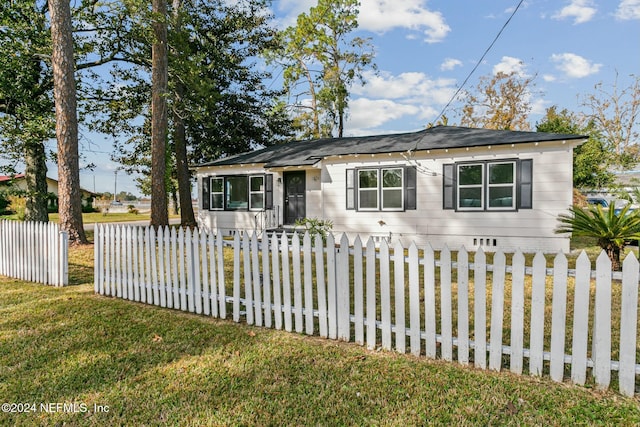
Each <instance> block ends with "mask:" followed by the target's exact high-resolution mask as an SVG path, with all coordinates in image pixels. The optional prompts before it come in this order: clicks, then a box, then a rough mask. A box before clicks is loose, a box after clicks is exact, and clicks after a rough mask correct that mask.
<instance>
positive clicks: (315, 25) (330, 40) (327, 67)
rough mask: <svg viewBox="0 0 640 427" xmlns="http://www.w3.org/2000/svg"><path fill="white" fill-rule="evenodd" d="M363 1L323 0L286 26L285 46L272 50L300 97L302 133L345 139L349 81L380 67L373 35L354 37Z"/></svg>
mask: <svg viewBox="0 0 640 427" xmlns="http://www.w3.org/2000/svg"><path fill="white" fill-rule="evenodd" d="M359 6H360V3H359V2H358V1H357V0H319V1H318V5H317V6H316V7H312V8H311V9H310V10H309V13H308V14H306V13H303V14H300V15H299V16H298V19H297V22H296V25H295V26H293V27H289V28H287V29H286V30H285V32H284V34H283V45H282V47H281V48H280V49H279V50H278V51H276V52H273V53H272V54H271V55H270V58H271V60H274V61H278V62H281V63H282V65H283V67H284V73H283V75H284V84H285V88H286V90H287V92H288V94H289V98H290V99H293V100H294V103H293V104H292V110H293V111H294V116H295V117H296V120H297V125H298V129H299V132H300V136H302V137H311V138H319V137H326V136H331V135H332V134H333V131H336V133H337V137H338V138H341V137H342V136H343V134H344V121H345V117H346V115H347V110H348V106H349V89H348V88H349V86H351V84H353V83H354V82H356V81H357V82H360V83H362V84H364V83H365V82H364V78H363V72H364V70H366V69H368V68H371V69H374V70H375V69H376V67H375V64H373V58H374V53H373V48H372V45H371V42H370V39H364V38H361V37H353V38H350V37H349V36H350V34H351V33H352V32H353V31H355V30H357V28H358V13H359ZM316 67H317V69H316ZM300 84H302V87H303V89H302V90H298V87H299V85H300Z"/></svg>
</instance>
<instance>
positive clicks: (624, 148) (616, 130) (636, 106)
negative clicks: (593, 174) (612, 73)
mask: <svg viewBox="0 0 640 427" xmlns="http://www.w3.org/2000/svg"><path fill="white" fill-rule="evenodd" d="M631 78H632V82H631V84H630V85H629V86H628V87H624V88H620V87H619V86H618V76H616V79H615V81H614V83H613V84H612V85H611V87H610V88H607V87H605V85H603V83H602V82H601V83H598V84H596V85H595V87H594V93H592V94H588V95H585V96H584V97H583V99H582V105H583V107H586V108H587V110H588V111H587V112H586V113H585V114H586V117H587V118H588V120H589V121H590V122H593V125H594V127H595V128H597V129H598V130H599V132H600V134H601V135H602V140H603V143H604V144H605V148H606V149H607V150H609V151H610V152H611V153H613V154H614V157H613V160H614V162H615V164H616V165H618V166H620V167H621V168H623V169H625V168H628V167H630V166H633V165H635V164H636V163H638V161H640V149H639V148H638V140H639V137H640V76H633V75H632V76H631Z"/></svg>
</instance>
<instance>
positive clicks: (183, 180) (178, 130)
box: [172, 0, 196, 227]
mask: <svg viewBox="0 0 640 427" xmlns="http://www.w3.org/2000/svg"><path fill="white" fill-rule="evenodd" d="M181 8H182V1H181V0H173V2H172V9H173V25H174V31H176V32H177V31H183V28H182V19H181V17H180V11H181ZM175 54H176V55H179V54H180V52H175ZM175 80H176V82H175V97H174V106H173V126H174V130H173V143H174V148H175V155H176V179H177V181H178V197H179V198H180V209H179V211H180V225H181V226H183V227H195V226H196V218H195V215H194V214H193V204H192V203H191V173H190V172H189V161H188V159H187V137H186V131H185V125H184V118H183V108H182V106H183V99H184V90H185V89H184V85H183V84H182V81H181V80H180V77H177V78H176V79H175ZM174 207H175V209H176V210H178V205H176V200H175V199H174Z"/></svg>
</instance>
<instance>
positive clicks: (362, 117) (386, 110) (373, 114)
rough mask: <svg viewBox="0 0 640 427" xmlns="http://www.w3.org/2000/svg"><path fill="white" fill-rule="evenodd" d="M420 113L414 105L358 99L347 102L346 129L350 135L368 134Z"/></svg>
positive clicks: (388, 100) (384, 100)
mask: <svg viewBox="0 0 640 427" xmlns="http://www.w3.org/2000/svg"><path fill="white" fill-rule="evenodd" d="M419 113H420V108H419V107H418V106H416V105H411V104H405V103H401V102H395V101H392V100H390V99H369V98H358V99H354V100H352V101H350V102H349V117H348V119H347V128H348V129H349V130H348V132H349V134H350V135H355V134H360V135H361V134H367V133H368V134H370V133H371V131H370V129H374V128H376V127H378V126H381V125H383V124H385V123H387V122H389V121H393V120H398V119H399V118H400V117H404V116H413V115H416V114H419Z"/></svg>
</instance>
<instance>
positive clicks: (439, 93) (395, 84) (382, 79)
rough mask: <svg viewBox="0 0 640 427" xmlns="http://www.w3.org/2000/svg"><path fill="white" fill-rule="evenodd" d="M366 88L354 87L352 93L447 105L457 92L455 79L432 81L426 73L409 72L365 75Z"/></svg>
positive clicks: (370, 72) (366, 73) (370, 73)
mask: <svg viewBox="0 0 640 427" xmlns="http://www.w3.org/2000/svg"><path fill="white" fill-rule="evenodd" d="M364 77H365V81H366V82H367V84H366V85H364V86H354V87H352V88H351V91H352V93H354V94H356V95H362V96H366V97H369V98H382V97H384V98H387V99H405V100H412V102H414V103H418V102H421V103H425V102H434V103H438V104H444V103H446V102H447V101H448V100H449V98H450V97H451V95H452V94H453V92H454V91H455V87H454V86H455V80H454V79H431V78H429V76H427V75H426V74H424V73H418V72H407V73H401V74H398V75H397V76H396V75H393V74H391V73H389V72H380V73H379V74H378V75H375V74H374V73H373V72H372V71H367V72H365V73H364Z"/></svg>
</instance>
